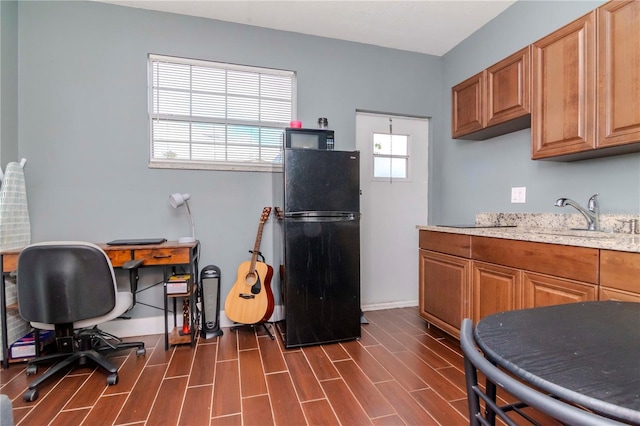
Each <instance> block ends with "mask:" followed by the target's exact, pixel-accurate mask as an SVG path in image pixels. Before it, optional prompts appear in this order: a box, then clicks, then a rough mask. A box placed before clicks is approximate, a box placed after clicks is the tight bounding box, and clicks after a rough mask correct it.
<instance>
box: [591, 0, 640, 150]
mask: <svg viewBox="0 0 640 426" xmlns="http://www.w3.org/2000/svg"><path fill="white" fill-rule="evenodd" d="M598 102H599V105H600V107H599V108H598V114H599V115H598V147H613V146H624V145H627V144H630V143H634V142H638V141H640V2H638V1H626V2H620V1H615V2H610V3H607V4H605V5H603V6H601V7H600V8H599V9H598ZM639 149H640V148H639V147H637V146H636V147H635V150H636V151H637V150H639Z"/></svg>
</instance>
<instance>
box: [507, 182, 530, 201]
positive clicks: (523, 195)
mask: <svg viewBox="0 0 640 426" xmlns="http://www.w3.org/2000/svg"><path fill="white" fill-rule="evenodd" d="M526 200H527V188H526V187H524V186H521V187H517V188H511V202H512V203H524V202H526Z"/></svg>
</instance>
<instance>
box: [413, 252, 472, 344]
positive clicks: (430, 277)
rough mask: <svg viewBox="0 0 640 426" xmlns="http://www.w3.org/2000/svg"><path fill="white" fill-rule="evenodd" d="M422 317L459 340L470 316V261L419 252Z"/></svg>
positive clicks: (420, 307)
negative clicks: (463, 323)
mask: <svg viewBox="0 0 640 426" xmlns="http://www.w3.org/2000/svg"><path fill="white" fill-rule="evenodd" d="M419 262H420V264H419V279H420V291H419V309H420V315H421V316H422V317H423V318H424V319H426V320H427V321H429V322H431V323H433V324H434V325H435V326H437V327H439V328H441V329H443V330H444V331H446V332H447V333H450V334H451V335H454V336H456V337H460V325H461V324H462V320H463V319H464V318H468V317H471V309H470V306H469V291H470V284H469V280H470V275H471V274H470V272H471V261H470V260H467V259H462V258H459V257H454V256H449V255H446V254H441V253H434V252H431V251H426V250H420V259H419Z"/></svg>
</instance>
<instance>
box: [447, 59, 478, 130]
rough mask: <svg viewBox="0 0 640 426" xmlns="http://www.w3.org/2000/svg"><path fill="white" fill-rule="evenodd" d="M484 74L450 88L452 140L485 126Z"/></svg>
mask: <svg viewBox="0 0 640 426" xmlns="http://www.w3.org/2000/svg"><path fill="white" fill-rule="evenodd" d="M484 73H485V71H482V72H480V73H478V74H476V75H474V76H472V77H469V78H468V79H466V80H465V81H463V82H462V83H459V84H457V85H455V86H453V88H451V136H452V137H453V138H457V137H460V136H463V135H465V134H468V133H472V132H475V131H477V130H481V129H483V128H484V126H485V119H484V80H485V78H484Z"/></svg>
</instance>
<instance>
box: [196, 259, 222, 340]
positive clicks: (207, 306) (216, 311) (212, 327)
mask: <svg viewBox="0 0 640 426" xmlns="http://www.w3.org/2000/svg"><path fill="white" fill-rule="evenodd" d="M200 297H201V303H202V331H201V334H200V335H201V336H202V337H204V338H205V339H208V338H210V337H216V336H221V335H222V330H221V329H220V268H218V267H217V266H215V265H208V266H205V267H204V268H202V272H201V273H200Z"/></svg>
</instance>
